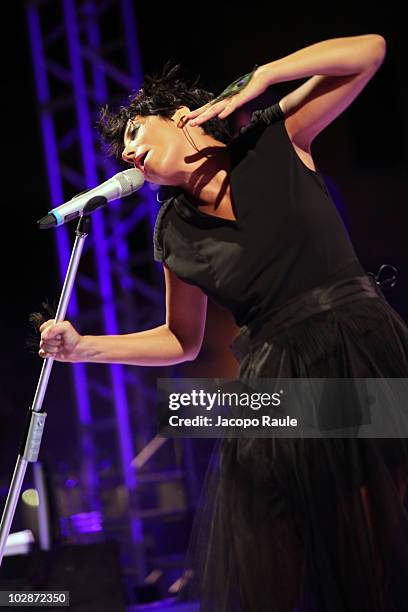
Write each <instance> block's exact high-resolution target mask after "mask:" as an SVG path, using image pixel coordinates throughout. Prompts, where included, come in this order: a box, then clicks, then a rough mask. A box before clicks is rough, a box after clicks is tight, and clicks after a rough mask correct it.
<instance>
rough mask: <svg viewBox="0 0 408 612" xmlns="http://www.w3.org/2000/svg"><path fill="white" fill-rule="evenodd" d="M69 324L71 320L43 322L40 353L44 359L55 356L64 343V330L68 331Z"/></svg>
mask: <svg viewBox="0 0 408 612" xmlns="http://www.w3.org/2000/svg"><path fill="white" fill-rule="evenodd" d="M69 326H70V323H69V321H61V322H60V323H55V319H50V320H49V321H46V322H45V323H43V324H42V325H41V327H40V331H41V340H40V350H39V351H38V355H39V356H40V357H42V358H44V359H47V358H49V357H55V356H56V355H57V354H58V353H59V351H60V350H61V348H62V347H63V345H64V332H66V331H68V328H69Z"/></svg>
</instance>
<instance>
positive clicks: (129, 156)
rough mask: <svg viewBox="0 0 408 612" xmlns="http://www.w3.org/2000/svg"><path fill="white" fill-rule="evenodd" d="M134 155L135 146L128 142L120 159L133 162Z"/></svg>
mask: <svg viewBox="0 0 408 612" xmlns="http://www.w3.org/2000/svg"><path fill="white" fill-rule="evenodd" d="M135 155H136V147H135V145H134V144H132V143H131V142H129V143H128V144H127V145H126V147H125V148H124V149H123V151H122V159H123V161H125V162H128V163H129V164H133V161H134V157H135Z"/></svg>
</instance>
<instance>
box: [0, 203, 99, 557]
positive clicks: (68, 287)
mask: <svg viewBox="0 0 408 612" xmlns="http://www.w3.org/2000/svg"><path fill="white" fill-rule="evenodd" d="M106 204H107V199H106V198H104V197H103V196H95V197H93V198H91V199H90V200H89V202H87V204H86V205H85V207H84V209H83V211H82V214H81V217H80V219H79V222H78V225H77V228H76V230H75V233H76V238H75V243H74V246H73V249H72V253H71V258H70V261H69V264H68V270H67V273H66V276H65V281H64V285H63V288H62V292H61V297H60V300H59V304H58V308H57V313H56V315H55V323H59V322H60V321H63V320H64V318H65V314H66V312H67V308H68V304H69V300H70V298H71V293H72V290H73V287H74V282H75V278H76V274H77V270H78V266H79V262H80V259H81V254H82V250H83V247H84V243H85V239H86V238H87V236H88V233H89V230H90V225H91V218H90V216H89V215H90V214H91V213H92V212H94V211H95V210H96V209H97V208H100V207H101V206H105V205H106ZM40 227H41V225H40ZM48 227H51V226H48ZM53 363H54V359H53V357H48V358H47V359H45V360H44V363H43V367H42V370H41V374H40V378H39V381H38V385H37V389H36V392H35V396H34V400H33V404H32V406H31V408H29V410H28V413H27V417H26V426H25V431H24V434H23V437H22V440H21V444H20V451H19V454H18V457H17V462H16V466H15V468H14V473H13V477H12V480H11V485H10V490H9V492H8V495H7V500H6V504H5V506H4V511H3V516H2V518H1V522H0V566H1V563H2V560H3V556H4V550H5V547H6V543H7V538H8V535H9V533H10V528H11V524H12V522H13V518H14V514H15V510H16V506H17V502H18V499H19V497H20V491H21V487H22V485H23V480H24V476H25V473H26V469H27V465H28V463H35V462H36V461H37V459H38V454H39V451H40V445H41V439H42V435H43V432H44V425H45V419H46V417H47V413H46V412H41V408H42V404H43V400H44V395H45V392H46V389H47V385H48V380H49V377H50V374H51V369H52V366H53Z"/></svg>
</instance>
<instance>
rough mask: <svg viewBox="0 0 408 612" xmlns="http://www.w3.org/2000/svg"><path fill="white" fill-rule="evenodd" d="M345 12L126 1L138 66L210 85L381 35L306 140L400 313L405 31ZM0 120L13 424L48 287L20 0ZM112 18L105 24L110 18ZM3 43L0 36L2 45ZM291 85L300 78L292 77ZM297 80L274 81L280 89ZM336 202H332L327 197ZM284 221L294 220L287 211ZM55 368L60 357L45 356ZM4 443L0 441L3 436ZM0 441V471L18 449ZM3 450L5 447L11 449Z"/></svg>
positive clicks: (377, 16)
mask: <svg viewBox="0 0 408 612" xmlns="http://www.w3.org/2000/svg"><path fill="white" fill-rule="evenodd" d="M387 6H389V9H388V13H387V9H384V6H381V8H375V7H374V5H373V4H371V5H370V9H369V11H368V10H367V11H362V14H361V15H358V14H357V13H356V10H355V7H353V5H351V6H350V7H347V6H346V5H344V3H342V4H341V8H339V7H340V5H338V6H336V7H335V8H336V10H335V11H334V10H333V6H332V4H331V3H330V4H329V5H328V7H327V8H326V9H324V10H322V9H321V8H316V5H314V7H311V4H310V3H306V4H304V5H303V8H301V9H300V8H299V7H296V6H294V5H292V4H291V3H290V4H289V3H287V5H286V7H283V8H281V9H277V6H276V4H275V3H268V6H267V5H265V4H264V3H262V2H254V1H252V2H251V3H248V4H247V6H246V7H245V6H237V5H236V4H235V3H209V2H206V3H189V4H188V5H187V4H185V3H181V4H172V5H165V4H157V3H152V2H137V3H135V9H136V15H137V26H138V35H139V46H140V50H141V55H142V66H143V68H144V71H145V72H152V71H157V70H160V68H161V66H162V65H163V63H164V62H165V60H166V59H168V58H171V59H173V60H178V61H180V62H181V63H182V64H183V65H184V66H185V68H186V71H187V74H189V75H191V76H195V75H196V74H201V77H202V84H203V86H204V87H205V88H207V89H210V90H213V91H214V92H218V93H219V92H220V91H221V90H222V89H223V88H224V87H225V86H226V85H227V84H228V83H230V82H231V81H232V80H234V79H235V78H237V76H240V75H241V74H244V73H245V72H248V71H249V70H251V69H252V67H253V66H254V64H255V63H257V64H258V65H259V64H262V63H266V62H270V61H273V60H274V59H278V58H280V57H283V56H284V55H287V54H289V53H291V52H293V51H296V50H298V49H300V48H302V47H304V46H306V45H309V44H312V43H315V42H318V41H320V40H324V39H327V38H334V37H337V36H352V35H357V34H366V33H379V34H382V35H383V36H384V37H385V39H386V41H387V57H386V59H385V62H384V64H383V65H382V67H381V68H380V70H379V71H378V72H377V74H376V75H375V76H374V77H373V79H372V81H371V82H370V83H369V84H368V85H367V86H366V88H365V89H364V90H363V92H362V93H361V94H360V96H359V97H358V98H357V99H356V100H355V101H354V102H353V104H352V105H351V106H350V107H349V108H348V109H347V110H346V111H345V112H344V113H343V114H342V116H340V117H339V118H338V119H337V120H336V121H335V122H334V123H333V124H332V125H330V126H329V127H328V128H326V130H325V131H324V132H323V133H322V134H320V135H319V136H318V137H317V139H316V141H315V143H314V144H313V150H312V153H313V156H314V159H315V162H316V164H317V165H318V166H319V168H320V169H321V171H322V172H323V174H324V176H325V178H326V180H327V183H328V185H329V188H330V189H331V190H332V193H333V195H335V196H336V198H337V199H338V201H339V204H340V205H341V204H342V205H343V207H344V211H343V212H344V217H345V219H347V224H348V229H349V231H350V235H351V239H352V242H353V244H354V247H355V249H356V252H357V254H358V256H359V258H360V260H361V261H362V263H363V265H364V266H365V269H366V270H372V271H376V270H377V268H378V266H379V265H380V264H382V263H390V264H393V265H396V266H397V267H398V268H399V271H400V275H399V283H398V286H397V287H396V288H395V289H392V290H391V291H390V292H388V293H387V297H388V298H389V301H390V303H391V304H393V305H394V306H395V308H396V309H397V310H398V311H399V312H400V313H401V314H403V316H404V317H405V318H407V295H406V294H407V287H408V264H407V258H408V249H407V240H406V231H407V220H408V215H407V198H406V193H407V183H408V181H407V173H406V168H407V164H406V162H407V153H406V146H404V145H405V143H406V142H407V111H406V108H407V102H408V93H407V76H406V75H407V73H406V57H407V52H408V49H407V36H406V32H405V30H404V26H405V23H404V21H403V20H402V19H400V18H399V14H398V12H396V11H395V10H394V7H393V5H392V4H388V5H387ZM2 19H3V31H4V32H7V33H9V34H10V33H11V34H12V37H9V38H8V39H6V37H3V49H2V63H3V74H2V86H3V87H2V90H3V112H2V122H1V134H2V152H3V181H2V184H3V193H2V202H1V205H2V210H3V236H2V240H1V273H2V295H1V302H0V304H1V317H0V321H1V332H0V333H1V373H0V394H1V400H0V401H1V413H2V415H3V418H4V417H5V418H6V419H7V421H8V422H9V423H10V419H15V421H16V427H15V428H14V427H13V430H14V431H18V424H19V423H20V422H21V421H22V418H23V417H24V414H25V411H26V409H27V407H28V406H29V404H30V402H31V400H32V398H33V394H34V390H35V385H36V382H37V380H38V375H39V372H40V368H41V363H42V362H41V360H40V359H39V358H38V357H37V356H36V355H35V354H34V353H30V352H29V351H28V349H27V348H26V340H27V336H28V335H29V325H28V315H29V313H30V312H31V311H33V310H37V309H38V308H39V307H40V306H41V302H42V301H43V300H44V299H45V298H50V299H53V298H55V297H57V296H58V294H59V280H58V272H57V260H56V249H55V245H54V235H53V233H52V232H39V231H38V230H37V228H36V225H35V221H36V220H37V219H38V218H40V217H41V216H43V215H44V213H45V212H46V211H47V210H48V209H49V196H48V185H47V177H46V172H45V164H44V161H43V147H42V142H41V134H40V128H39V122H38V113H37V107H36V100H35V94H34V87H33V73H32V65H31V57H30V48H29V40H28V33H27V27H26V18H25V9H24V3H23V2H19V3H7V7H6V5H5V6H4V10H3V11H2ZM112 27H115V24H112ZM6 41H7V42H6ZM300 82H302V81H300ZM300 82H289V83H283V84H280V85H277V86H276V92H275V94H278V95H277V97H278V99H279V96H280V95H283V94H285V93H287V92H288V91H289V90H290V89H293V88H295V87H296V86H297V85H299V84H300ZM337 199H336V201H337ZM294 221H295V220H294ZM55 367H56V368H59V367H64V364H55ZM4 443H5V441H4ZM13 444H14V440H10V439H9V440H8V443H7V447H8V450H7V454H6V456H7V461H6V463H4V462H3V468H4V470H6V471H9V470H10V469H11V466H12V465H13V464H14V461H15V456H16V452H17V448H16V447H14V446H13ZM13 449H14V450H15V452H13Z"/></svg>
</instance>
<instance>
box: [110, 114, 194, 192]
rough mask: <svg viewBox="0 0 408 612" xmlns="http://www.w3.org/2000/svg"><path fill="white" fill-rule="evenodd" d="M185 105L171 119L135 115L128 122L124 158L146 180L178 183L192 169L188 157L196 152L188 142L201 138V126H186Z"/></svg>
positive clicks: (167, 183)
mask: <svg viewBox="0 0 408 612" xmlns="http://www.w3.org/2000/svg"><path fill="white" fill-rule="evenodd" d="M188 112H189V109H188V108H187V107H182V108H180V109H177V111H176V112H175V113H174V114H173V116H172V119H171V120H170V119H165V118H163V117H160V116H159V115H149V116H147V117H140V116H136V117H135V118H134V119H133V120H131V121H129V122H128V125H127V126H126V130H125V134H124V150H123V153H122V158H123V159H124V161H126V162H128V163H130V164H132V165H134V166H135V167H136V168H138V169H139V170H140V171H141V172H143V174H144V177H145V179H146V180H147V181H150V182H151V183H156V184H158V185H180V184H182V182H183V181H184V180H185V176H186V174H188V172H189V171H191V167H190V168H189V164H188V156H191V155H192V154H193V153H196V149H195V148H194V147H193V146H192V144H191V138H193V140H194V142H195V143H197V141H199V140H200V137H201V138H202V136H203V130H202V128H201V127H200V126H196V127H188V133H187V132H186V129H187V128H186V127H185V124H184V122H183V121H180V119H182V117H183V115H185V114H186V113H188Z"/></svg>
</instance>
